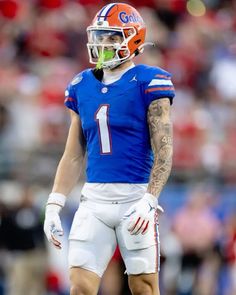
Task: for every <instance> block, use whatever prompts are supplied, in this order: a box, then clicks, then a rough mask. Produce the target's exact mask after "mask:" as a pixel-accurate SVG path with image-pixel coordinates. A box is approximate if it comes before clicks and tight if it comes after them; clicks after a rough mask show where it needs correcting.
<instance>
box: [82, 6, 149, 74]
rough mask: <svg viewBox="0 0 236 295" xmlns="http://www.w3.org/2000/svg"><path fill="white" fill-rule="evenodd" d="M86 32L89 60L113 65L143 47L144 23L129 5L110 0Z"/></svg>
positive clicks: (100, 66)
mask: <svg viewBox="0 0 236 295" xmlns="http://www.w3.org/2000/svg"><path fill="white" fill-rule="evenodd" d="M87 34H88V43H87V47H88V52H89V59H90V62H91V63H92V64H97V66H98V67H99V68H115V67H117V66H118V65H120V64H121V63H123V62H125V61H127V60H130V59H132V58H133V57H134V56H136V55H137V54H139V53H140V52H142V51H143V47H144V42H145V35H146V26H145V23H144V21H143V19H142V17H141V16H140V14H139V13H138V11H137V10H136V9H135V8H133V7H132V6H130V5H128V4H125V3H110V4H108V5H106V6H104V7H103V8H102V9H101V10H100V11H99V12H98V13H97V14H96V16H95V18H94V19H93V21H92V25H91V26H89V27H88V28H87Z"/></svg>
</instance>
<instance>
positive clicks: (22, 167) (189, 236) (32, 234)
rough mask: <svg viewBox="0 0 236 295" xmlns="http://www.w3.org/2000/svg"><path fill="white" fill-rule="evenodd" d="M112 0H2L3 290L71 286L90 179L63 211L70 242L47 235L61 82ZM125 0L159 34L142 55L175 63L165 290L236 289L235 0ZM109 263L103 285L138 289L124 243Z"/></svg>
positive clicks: (109, 289)
mask: <svg viewBox="0 0 236 295" xmlns="http://www.w3.org/2000/svg"><path fill="white" fill-rule="evenodd" d="M110 2H112V1H96V0H87V1H86V0H24V1H20V0H0V261H1V262H0V294H1V295H3V294H4V295H6V294H8V295H9V294H14V295H17V294H29V295H31V294H32V295H33V294H34V295H36V294H43V295H48V294H65V295H66V294H68V276H67V272H66V268H67V266H66V251H67V249H66V235H67V233H68V229H69V226H70V223H71V216H72V214H73V212H74V211H75V209H76V206H77V205H78V200H77V199H78V195H79V191H80V189H81V183H82V182H81V183H79V184H78V187H76V188H75V190H74V191H73V192H72V194H71V198H70V199H69V200H68V203H67V206H66V208H65V209H64V210H63V214H62V219H63V225H64V228H65V231H66V234H65V237H64V239H65V241H64V242H63V244H64V248H63V250H62V251H61V252H58V251H56V250H54V249H52V247H48V245H47V243H45V241H44V236H43V233H42V222H43V211H44V204H45V202H46V199H47V196H48V193H49V192H50V189H51V186H52V181H53V177H54V174H55V169H56V165H57V163H58V160H59V159H60V156H61V154H62V151H63V148H64V144H65V139H66V134H67V130H68V124H69V120H68V114H67V112H66V111H65V107H64V106H63V100H64V89H65V87H66V85H67V83H68V82H69V81H70V80H71V79H72V77H73V76H74V75H75V73H77V72H79V71H81V70H83V69H84V68H85V67H88V66H89V67H90V65H89V64H88V56H87V49H86V42H87V39H86V27H87V26H88V25H89V23H90V21H91V19H92V18H93V17H94V15H95V13H96V12H97V10H98V9H99V8H100V7H102V6H103V5H104V4H107V3H110ZM127 3H130V4H132V5H134V6H135V7H136V8H138V10H139V11H140V13H141V15H142V16H143V18H144V20H145V22H146V24H147V28H148V34H147V40H149V41H154V42H155V43H156V44H157V46H156V47H155V48H149V49H148V48H147V49H145V52H144V54H143V55H142V56H140V57H138V58H137V59H136V62H137V63H147V64H150V65H156V66H160V67H163V68H165V69H166V70H168V71H170V72H171V73H172V74H173V82H174V84H175V87H176V98H175V101H174V104H173V108H172V117H173V122H174V162H173V172H172V175H171V177H170V180H169V182H168V185H167V186H166V188H165V190H164V192H163V193H162V195H161V198H160V203H161V204H162V205H163V207H164V208H165V214H164V215H163V216H162V217H161V218H160V223H161V241H162V268H161V275H160V276H161V283H160V285H161V289H162V291H163V293H162V294H165V295H174V294H178V295H188V294H189V295H190V294H200V295H233V294H236V1H234V0H202V1H201V0H189V1H183V0H146V1H141V0H137V1H129V2H128V1H127ZM109 267H110V268H109V272H108V274H107V276H106V277H105V279H104V284H103V287H102V289H101V291H100V293H101V295H125V294H129V293H128V291H127V282H126V279H125V280H123V279H122V278H121V277H122V276H121V277H120V275H121V274H122V272H123V270H124V269H123V265H122V264H121V262H120V257H119V253H118V254H117V255H116V256H115V257H114V258H113V260H112V263H111V265H110V266H109ZM115 286H116V287H115ZM119 287H120V289H121V290H120V291H119Z"/></svg>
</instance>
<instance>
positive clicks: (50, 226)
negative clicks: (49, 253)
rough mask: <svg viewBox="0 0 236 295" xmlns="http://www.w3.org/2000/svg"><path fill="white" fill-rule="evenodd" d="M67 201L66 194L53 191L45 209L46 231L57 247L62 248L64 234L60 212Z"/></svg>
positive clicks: (50, 240)
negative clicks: (61, 240)
mask: <svg viewBox="0 0 236 295" xmlns="http://www.w3.org/2000/svg"><path fill="white" fill-rule="evenodd" d="M65 202H66V196H64V195H63V194H60V193H55V192H53V193H51V194H50V195H49V198H48V201H47V206H46V210H45V220H44V227H43V228H44V232H45V234H46V236H47V239H48V241H49V242H51V243H52V244H53V245H54V246H55V247H56V248H57V249H61V242H60V236H62V235H63V229H62V226H61V219H60V216H59V213H60V211H61V209H62V208H63V207H64V205H65Z"/></svg>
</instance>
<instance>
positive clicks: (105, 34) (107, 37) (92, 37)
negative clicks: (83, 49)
mask: <svg viewBox="0 0 236 295" xmlns="http://www.w3.org/2000/svg"><path fill="white" fill-rule="evenodd" d="M123 41H124V34H123V32H122V31H118V30H110V29H109V30H88V43H90V44H96V45H99V44H101V45H104V44H121V43H122V42H123Z"/></svg>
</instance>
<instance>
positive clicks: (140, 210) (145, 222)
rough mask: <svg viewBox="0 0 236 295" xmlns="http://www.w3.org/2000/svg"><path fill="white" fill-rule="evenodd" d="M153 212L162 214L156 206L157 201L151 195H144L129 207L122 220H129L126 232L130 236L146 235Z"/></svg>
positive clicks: (160, 209) (152, 219)
mask: <svg viewBox="0 0 236 295" xmlns="http://www.w3.org/2000/svg"><path fill="white" fill-rule="evenodd" d="M155 210H157V212H158V213H163V212H164V210H163V209H162V207H161V206H159V205H158V200H157V198H156V197H154V196H153V195H152V194H149V193H145V194H144V196H143V197H142V199H141V200H139V201H138V202H137V203H136V204H134V205H133V206H131V207H130V208H129V210H128V211H127V212H126V213H125V215H124V219H129V220H130V222H128V231H129V232H130V234H131V235H137V234H139V233H141V234H142V235H144V234H146V233H147V231H148V228H149V223H150V222H152V223H153V221H154V214H155Z"/></svg>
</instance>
